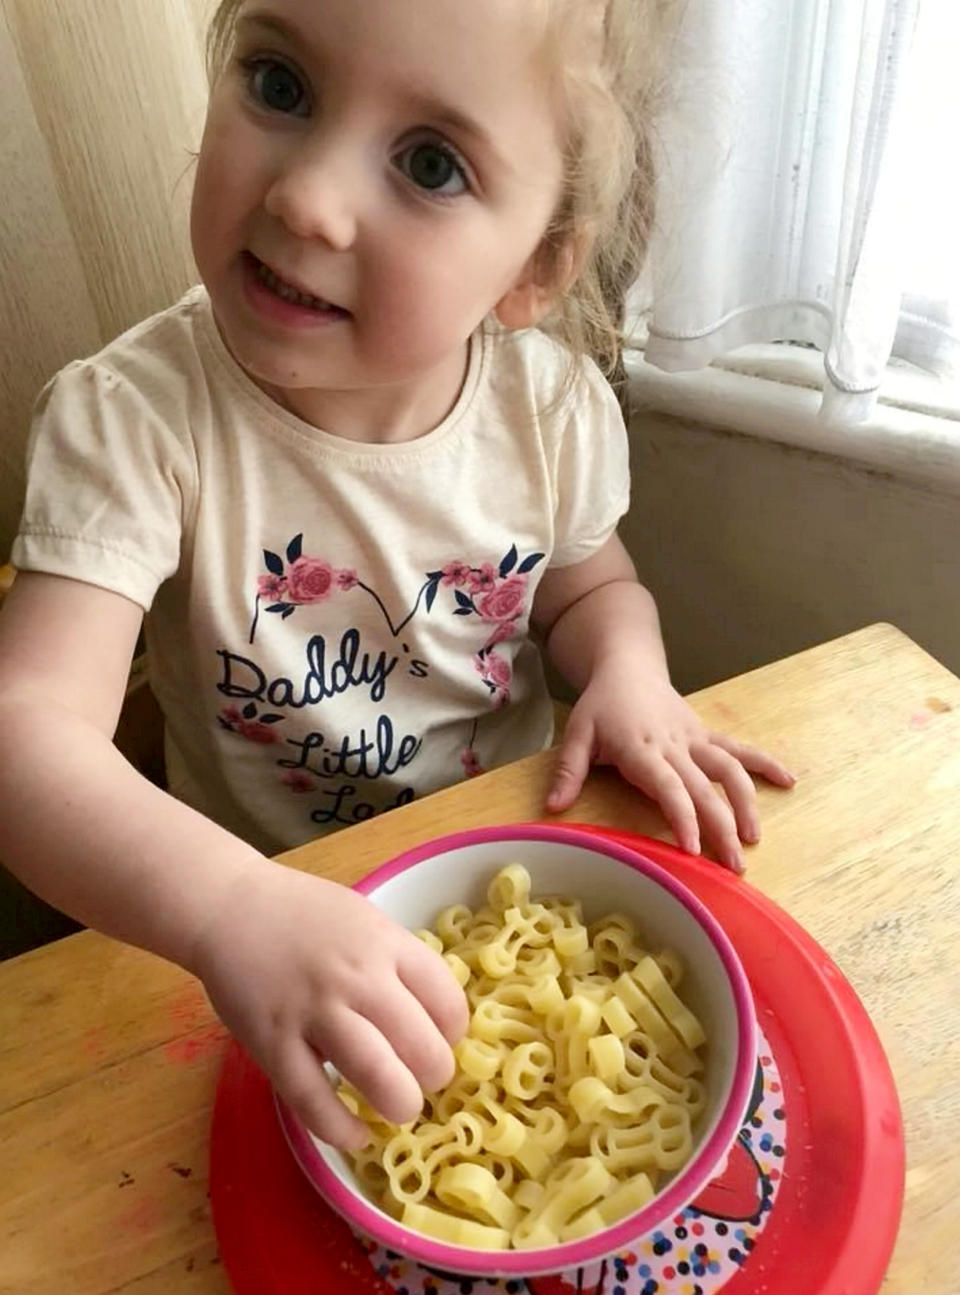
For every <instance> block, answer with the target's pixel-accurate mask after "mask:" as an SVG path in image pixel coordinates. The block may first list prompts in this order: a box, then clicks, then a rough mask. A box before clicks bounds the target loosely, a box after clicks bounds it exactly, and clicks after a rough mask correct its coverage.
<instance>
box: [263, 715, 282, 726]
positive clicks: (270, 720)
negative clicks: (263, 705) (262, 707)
mask: <svg viewBox="0 0 960 1295" xmlns="http://www.w3.org/2000/svg"><path fill="white" fill-rule="evenodd" d="M282 722H283V716H282V715H261V716H260V723H261V724H280V723H282Z"/></svg>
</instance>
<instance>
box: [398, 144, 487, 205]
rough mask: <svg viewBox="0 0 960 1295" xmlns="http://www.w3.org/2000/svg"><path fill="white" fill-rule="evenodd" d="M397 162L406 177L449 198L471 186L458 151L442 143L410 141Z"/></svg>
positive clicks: (423, 187) (428, 190)
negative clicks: (416, 142)
mask: <svg viewBox="0 0 960 1295" xmlns="http://www.w3.org/2000/svg"><path fill="white" fill-rule="evenodd" d="M396 161H397V165H398V166H399V168H400V170H401V171H402V172H403V174H404V175H405V176H406V177H407V179H408V180H412V181H413V183H414V184H415V185H416V186H417V187H418V188H419V189H424V190H426V191H427V192H428V193H439V194H442V195H443V196H444V197H447V198H449V197H456V196H457V194H460V193H466V191H467V189H468V188H469V185H468V183H467V177H466V173H465V171H464V168H463V166H462V165H461V163H460V160H459V159H458V157H457V155H456V153H454V152H453V150H452V149H450V148H445V147H444V146H443V145H442V144H411V145H410V146H409V147H408V148H405V149H404V150H403V152H402V153H399V154H398V155H397V158H396Z"/></svg>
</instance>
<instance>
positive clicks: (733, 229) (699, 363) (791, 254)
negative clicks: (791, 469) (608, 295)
mask: <svg viewBox="0 0 960 1295" xmlns="http://www.w3.org/2000/svg"><path fill="white" fill-rule="evenodd" d="M938 6H942V7H941V8H939V9H938ZM925 7H926V10H927V14H928V15H929V19H930V27H929V30H930V31H934V32H936V31H937V23H938V22H940V21H942V22H943V23H944V24H946V26H950V24H951V23H952V24H954V26H955V24H956V11H957V8H960V5H958V0H686V2H685V4H684V10H683V20H682V24H681V29H680V32H679V35H678V38H677V43H676V47H675V50H674V52H673V59H674V62H673V67H674V71H673V77H672V83H671V84H672V87H673V88H671V89H670V91H669V94H668V106H667V113H666V119H665V120H664V122H663V124H662V127H661V130H660V132H659V137H658V149H659V152H660V163H659V165H660V181H661V192H660V198H659V211H658V222H657V230H656V233H655V236H654V240H653V244H652V247H651V256H650V262H649V267H648V273H647V275H646V276H645V280H644V282H643V283H642V284H641V285H638V288H637V291H636V293H635V296H634V299H633V305H634V306H635V307H637V308H639V309H640V310H641V312H642V313H643V314H644V315H645V316H646V318H647V320H648V339H647V344H646V359H647V360H648V362H650V363H652V364H655V365H657V366H658V367H660V368H663V369H669V370H679V369H696V368H701V367H703V366H704V365H706V364H709V363H710V361H711V360H712V359H713V358H714V357H716V356H718V355H720V354H722V353H723V352H725V351H729V350H731V349H733V348H734V347H737V346H741V345H744V344H746V343H750V342H769V341H777V340H789V341H794V342H807V343H812V344H813V345H815V346H816V347H817V348H819V349H820V350H821V351H822V352H823V355H824V367H825V379H824V400H823V409H822V415H823V416H824V417H826V418H828V419H830V420H831V421H836V422H841V423H854V422H857V421H859V420H861V419H863V418H865V417H867V416H868V415H869V414H870V412H871V410H872V408H873V405H874V402H875V400H876V395H877V391H878V387H879V385H880V381H881V377H882V375H883V371H884V368H885V366H886V364H887V361H888V359H889V357H890V354H891V350H892V348H893V345H894V339H895V337H896V336H897V334H898V329H899V330H900V335H901V338H902V340H903V342H904V345H905V346H906V347H908V348H909V349H910V351H911V353H910V355H909V358H911V359H913V360H914V361H917V362H920V363H926V364H928V365H930V367H932V368H934V369H937V370H939V371H940V372H943V373H946V372H949V371H950V369H951V367H952V366H954V365H956V363H957V357H958V353H960V344H958V341H957V335H956V332H955V331H954V325H955V322H956V321H955V320H953V319H952V318H950V314H949V311H948V310H946V308H944V310H941V311H940V312H939V315H938V311H937V309H936V302H934V308H933V309H928V303H927V302H924V303H921V304H920V307H919V309H918V308H917V302H916V301H915V302H914V303H913V304H914V308H913V310H910V309H907V310H905V311H904V310H903V307H904V294H905V292H907V290H908V288H909V286H910V285H909V283H908V282H907V281H906V280H907V278H909V274H908V270H909V260H910V258H909V255H908V253H909V249H910V246H911V244H910V239H911V236H912V237H914V239H915V238H916V237H918V236H919V235H918V233H917V231H918V230H920V229H921V228H922V223H921V222H922V217H923V212H922V211H921V210H920V207H921V205H922V204H921V203H920V200H919V195H918V192H917V187H916V186H917V184H918V183H919V181H918V179H917V177H916V175H915V168H916V159H917V148H918V145H919V143H920V141H917V140H916V139H914V138H912V137H911V132H912V130H914V129H916V116H915V112H914V116H913V117H911V115H910V109H911V105H912V107H913V109H914V110H915V109H916V105H917V95H918V92H919V90H922V89H923V88H924V72H925V69H922V68H921V69H920V73H921V75H920V76H919V77H918V76H917V74H916V72H915V70H914V65H913V63H912V61H911V55H912V52H913V51H914V49H915V40H914V37H915V35H916V33H917V23H918V19H922V18H923V17H924V14H923V11H924V9H925ZM947 7H949V9H950V10H952V11H953V13H952V14H951V13H948V11H947ZM951 58H952V60H953V61H954V65H953V70H952V72H951V73H950V79H951V81H952V83H953V84H954V85H955V84H956V83H957V82H958V81H960V50H958V49H957V46H956V45H955V44H954V46H953V50H952V55H951ZM946 66H947V64H946V59H944V68H946ZM937 107H938V109H939V108H940V105H939V103H937ZM939 125H940V126H941V127H943V138H944V142H945V143H949V145H950V147H949V151H948V152H947V153H946V154H944V153H943V152H940V153H939V155H938V156H935V157H934V158H933V159H932V161H933V164H934V166H935V167H937V166H938V167H939V171H940V172H944V171H949V172H951V173H953V174H954V175H955V174H956V171H957V157H958V153H957V149H958V139H960V120H958V119H956V118H953V119H952V120H949V121H941V122H940V123H939ZM911 164H913V165H914V171H911V170H910V167H911ZM911 176H913V180H912V182H910V177H911ZM953 198H954V200H955V198H956V194H955V193H954V195H953ZM957 206H958V211H957V212H956V213H955V214H956V216H957V217H960V204H957ZM952 229H953V237H952V238H951V240H950V242H951V250H953V251H955V248H956V245H957V244H958V243H960V226H958V225H957V224H956V223H953V224H952ZM911 230H913V234H911ZM908 304H909V303H908Z"/></svg>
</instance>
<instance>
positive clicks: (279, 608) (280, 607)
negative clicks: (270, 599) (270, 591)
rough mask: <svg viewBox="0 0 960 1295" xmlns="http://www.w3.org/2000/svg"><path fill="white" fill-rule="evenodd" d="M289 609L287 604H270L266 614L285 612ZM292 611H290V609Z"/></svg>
mask: <svg viewBox="0 0 960 1295" xmlns="http://www.w3.org/2000/svg"><path fill="white" fill-rule="evenodd" d="M288 607H290V604H289V603H271V605H270V606H269V607H268V608H267V611H268V612H285V611H286V610H287V608H288ZM291 610H292V609H291Z"/></svg>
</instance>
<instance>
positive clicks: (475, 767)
mask: <svg viewBox="0 0 960 1295" xmlns="http://www.w3.org/2000/svg"><path fill="white" fill-rule="evenodd" d="M460 763H461V764H462V765H463V775H464V777H465V778H476V776H477V774H480V773H484V772H485V770H484V768H483V766H482V765H481V763H480V761H479V760H478V758H477V753H476V751H474V749H473V747H472V746H468V747H467V748H466V749H465V750H463V751H461V752H460Z"/></svg>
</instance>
